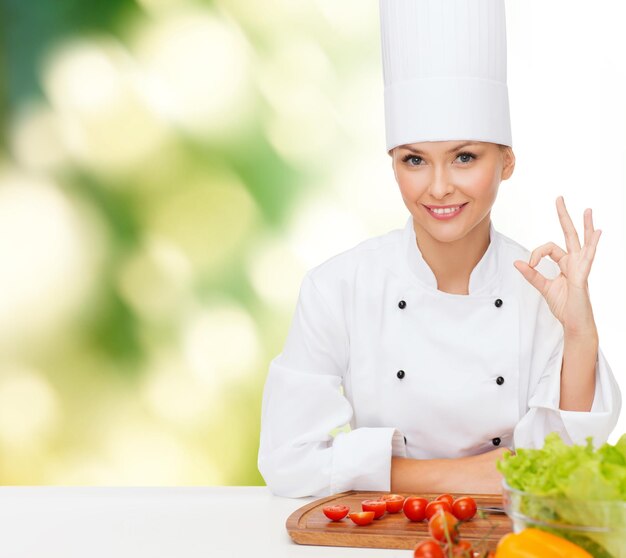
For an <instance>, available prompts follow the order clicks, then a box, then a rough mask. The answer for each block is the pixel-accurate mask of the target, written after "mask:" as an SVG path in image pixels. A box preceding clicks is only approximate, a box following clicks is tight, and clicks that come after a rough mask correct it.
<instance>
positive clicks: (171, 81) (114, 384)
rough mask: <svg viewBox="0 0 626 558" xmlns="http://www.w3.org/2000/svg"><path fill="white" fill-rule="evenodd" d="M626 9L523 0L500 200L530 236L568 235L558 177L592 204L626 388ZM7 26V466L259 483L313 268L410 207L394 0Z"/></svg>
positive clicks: (20, 13) (513, 23)
mask: <svg viewBox="0 0 626 558" xmlns="http://www.w3.org/2000/svg"><path fill="white" fill-rule="evenodd" d="M562 1H563V0H562ZM617 5H618V4H614V5H613V7H611V6H609V5H608V4H607V6H605V7H604V11H602V10H601V9H600V7H598V10H594V11H592V12H589V11H588V10H584V9H582V8H581V9H580V10H569V9H565V8H564V6H565V4H564V3H563V4H562V5H560V4H558V3H557V5H555V6H553V5H552V3H545V2H543V3H540V2H539V1H536V2H535V3H534V4H533V5H532V9H527V4H526V3H525V4H523V5H522V4H520V3H516V2H508V3H507V19H508V23H507V25H508V29H507V34H508V41H509V43H508V58H509V70H510V71H509V78H508V79H509V86H510V99H511V111H512V114H511V116H512V124H513V130H514V138H515V152H516V156H517V164H516V170H515V174H514V176H513V177H512V178H511V180H509V181H507V182H506V183H504V184H503V186H502V187H501V189H500V192H499V194H498V202H497V204H496V208H494V209H495V211H494V214H493V215H492V217H493V220H494V224H495V227H496V228H497V229H498V230H499V231H501V232H502V233H504V234H505V235H508V236H511V237H512V238H514V239H516V240H517V241H519V242H520V243H522V244H523V245H525V246H527V247H529V248H533V247H536V246H539V245H541V244H543V243H545V242H546V241H547V240H549V239H553V240H555V241H556V242H557V243H561V244H562V242H563V238H562V231H561V229H560V226H559V223H558V220H557V218H556V213H555V210H554V200H555V199H556V196H557V195H561V194H563V193H564V192H565V193H566V197H567V199H568V204H569V205H568V207H570V209H571V210H573V213H572V214H573V215H576V216H577V221H576V223H577V226H582V218H581V215H582V211H583V209H584V208H585V207H589V206H591V207H593V208H594V220H595V219H596V208H597V209H598V211H597V224H596V226H598V227H599V228H602V229H603V231H606V233H605V234H604V235H603V238H604V236H606V239H605V240H603V241H601V243H600V244H601V246H602V242H605V243H606V246H605V247H604V248H602V247H600V249H599V251H598V254H597V257H596V259H595V261H594V272H593V273H592V276H591V278H590V286H591V287H592V290H593V292H594V295H595V297H594V299H593V300H594V314H595V315H596V316H597V323H598V327H599V331H600V337H601V343H602V344H603V348H604V350H605V352H606V354H607V355H608V359H609V361H610V362H611V363H612V365H613V369H614V371H615V373H616V375H617V376H618V378H619V379H620V382H621V383H622V384H623V382H624V379H623V377H624V375H623V370H624V357H623V351H621V346H622V344H623V343H622V340H623V338H624V333H625V332H624V327H623V321H621V320H619V319H618V316H621V315H623V313H624V312H623V311H622V310H621V309H623V308H626V305H625V302H624V295H623V289H622V288H621V284H619V281H620V278H621V277H623V275H624V273H623V272H620V269H622V270H623V265H624V260H623V258H617V259H615V258H614V257H613V255H614V254H623V253H624V245H623V240H624V235H623V228H621V227H622V224H623V223H624V209H623V207H624V205H623V203H620V202H619V201H618V202H615V203H608V202H607V200H614V198H615V195H616V192H620V193H622V194H623V191H624V189H623V188H622V189H618V190H615V184H622V183H623V176H622V174H623V173H622V174H619V170H618V169H616V167H615V164H613V163H611V164H608V163H607V164H606V165H605V164H602V165H600V164H597V162H598V161H612V162H615V161H624V155H623V153H624V151H623V147H622V146H623V141H624V140H623V138H624V136H623V134H621V130H622V129H623V127H621V128H620V127H619V126H616V125H615V124H614V123H615V122H616V121H618V120H619V121H620V122H623V121H625V120H624V115H623V110H622V108H623V103H621V101H620V100H621V99H622V98H623V94H622V92H623V91H624V83H626V82H625V81H624V80H623V78H622V77H620V76H623V73H622V74H619V73H616V72H617V70H618V69H620V68H622V67H623V64H620V62H619V60H618V58H619V56H620V53H621V52H622V51H623V49H620V48H617V47H616V46H615V45H614V42H615V41H616V40H617V39H618V38H619V40H621V38H622V37H623V36H624V35H623V33H617V32H616V33H602V30H603V29H604V28H605V27H607V26H610V25H613V24H615V25H616V26H617V27H619V25H621V23H620V22H621V21H623V18H621V19H620V18H618V17H613V16H611V17H610V14H613V13H614V11H616V10H617V9H618V8H617V7H616V6H617ZM568 6H569V4H568ZM620 6H621V5H620ZM620 9H621V8H620ZM550 10H552V12H550ZM563 10H565V11H563ZM611 10H612V11H611ZM546 12H547V13H546ZM564 13H567V15H568V17H569V18H570V19H571V18H580V20H581V23H580V25H573V24H572V25H569V26H565V27H563V29H560V31H559V32H560V33H561V42H558V43H557V46H558V45H561V46H562V48H563V49H567V56H564V54H563V52H561V51H560V50H559V48H556V46H555V44H554V29H553V25H552V24H551V23H550V22H554V21H560V20H561V18H562V17H563V14H564ZM590 17H591V18H595V19H596V22H597V25H596V23H594V25H589V18H590ZM509 24H510V25H509ZM581 26H584V27H585V28H586V29H596V28H597V29H599V30H600V32H599V34H597V35H596V36H595V38H594V41H592V42H584V41H579V40H578V35H577V33H578V31H577V29H579V28H581ZM567 30H569V33H570V35H569V36H568V35H566V32H567ZM0 38H1V40H2V43H1V46H0V128H1V131H2V133H1V134H0V262H1V263H0V484H104V485H124V484H139V485H184V484H202V485H238V484H242V485H250V484H263V479H262V478H261V476H260V474H259V472H258V470H257V452H258V440H259V428H260V413H261V395H262V390H263V385H264V382H265V377H266V375H267V370H268V365H269V362H270V360H271V359H272V358H273V357H274V356H276V355H277V354H278V353H279V352H280V351H281V350H282V346H283V343H284V341H285V337H286V334H287V330H288V327H289V323H290V320H291V316H292V314H293V310H294V307H295V303H296V299H297V295H298V289H299V286H300V283H301V280H302V277H303V274H304V272H305V271H306V270H307V269H310V268H312V267H313V266H315V265H318V264H319V263H321V262H322V261H324V260H325V259H326V258H328V257H331V256H333V255H335V254H337V253H339V252H341V251H343V250H344V249H348V248H350V247H352V246H354V245H355V244H356V243H358V242H360V241H362V240H364V239H365V238H367V237H370V236H373V235H377V234H383V233H385V232H387V231H389V230H391V229H393V228H399V227H402V226H403V225H404V223H405V222H406V218H407V215H408V212H407V210H406V208H405V207H404V204H403V203H402V199H401V197H400V195H399V192H398V190H397V185H396V183H395V180H394V176H393V172H392V169H391V165H390V160H389V158H388V157H387V155H386V153H385V134H384V111H383V97H382V96H383V79H382V69H381V61H380V36H379V28H378V2H375V1H374V2H364V1H363V0H342V1H337V0H301V1H295V0H256V1H255V2H250V1H247V0H213V1H203V2H200V1H196V2H194V1H180V0H134V1H133V0H109V1H107V2H80V1H79V0H37V1H36V2H28V1H23V0H0ZM529 41H530V44H531V45H532V46H533V48H531V49H529V48H528V44H529ZM611 41H613V42H611ZM586 57H587V58H586ZM580 60H583V61H585V60H586V61H587V63H585V72H586V73H585V80H584V83H583V82H581V81H580ZM566 61H568V62H569V64H564V62H566ZM555 67H558V68H559V72H554V71H553V69H554V68H555ZM608 68H610V69H611V71H609V70H608ZM594 75H595V78H594V79H592V78H591V77H589V78H588V76H594ZM609 78H610V80H609ZM538 80H540V81H541V83H542V84H543V85H544V87H543V88H537V87H536V84H537V82H538ZM607 80H609V81H607ZM585 84H586V85H589V84H597V86H598V87H602V92H603V93H602V94H603V95H604V96H606V95H609V94H611V95H613V97H611V98H609V99H608V100H607V102H605V103H602V104H597V103H595V102H593V99H594V98H596V96H597V92H596V90H595V89H591V90H590V92H587V90H586V89H584V88H583V85H585ZM607 84H609V85H610V86H608V85H607ZM572 91H576V92H577V94H572ZM555 107H558V110H556V109H555ZM620 111H621V112H620ZM573 113H576V115H577V116H576V118H575V119H572V118H571V114H573ZM614 113H615V114H618V116H617V117H616V116H615V114H614ZM538 129H540V130H541V131H542V133H541V134H539V135H538V134H537V130H538ZM583 132H584V133H583ZM584 134H588V136H589V137H591V138H595V137H602V138H603V139H604V141H602V142H587V143H586V144H585V150H586V151H585V153H586V156H585V157H586V159H584V160H580V161H579V159H572V152H571V149H572V148H571V146H570V145H569V143H568V142H554V138H555V137H579V136H584ZM611 138H612V139H611ZM574 160H575V161H577V163H576V164H560V163H559V164H554V161H574ZM587 160H589V161H592V162H594V161H595V162H596V164H587V163H586V161H587ZM620 168H621V167H620ZM602 173H604V174H602ZM589 184H594V188H593V189H592V190H590V189H589ZM564 185H567V187H565V186H564ZM565 188H566V189H565ZM616 266H617V267H616ZM620 266H621V267H620ZM594 282H597V288H596V289H593V286H594V285H593V284H594ZM622 389H625V388H624V387H623V388H622ZM623 422H624V419H622V421H621V422H620V425H619V426H618V428H617V429H616V434H617V433H619V432H623V430H624V426H623Z"/></svg>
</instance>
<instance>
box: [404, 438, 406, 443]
mask: <svg viewBox="0 0 626 558" xmlns="http://www.w3.org/2000/svg"><path fill="white" fill-rule="evenodd" d="M404 443H405V444H406V436H405V437H404Z"/></svg>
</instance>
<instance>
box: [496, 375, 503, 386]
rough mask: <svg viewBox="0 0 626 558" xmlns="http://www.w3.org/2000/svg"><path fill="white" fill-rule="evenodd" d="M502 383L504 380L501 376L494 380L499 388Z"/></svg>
mask: <svg viewBox="0 0 626 558" xmlns="http://www.w3.org/2000/svg"><path fill="white" fill-rule="evenodd" d="M503 383H504V378H503V377H502V376H498V377H497V378H496V384H498V385H499V386H501V385H502V384H503Z"/></svg>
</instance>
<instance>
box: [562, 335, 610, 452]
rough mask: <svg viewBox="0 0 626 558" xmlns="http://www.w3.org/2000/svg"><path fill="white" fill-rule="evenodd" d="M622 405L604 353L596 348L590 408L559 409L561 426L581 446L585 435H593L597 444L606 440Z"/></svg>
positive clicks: (584, 440) (584, 441) (595, 444)
mask: <svg viewBox="0 0 626 558" xmlns="http://www.w3.org/2000/svg"><path fill="white" fill-rule="evenodd" d="M621 406H622V400H621V393H620V389H619V386H618V385H617V382H616V380H615V377H614V376H613V373H612V371H611V367H610V366H609V363H608V362H607V360H606V358H605V357H604V353H603V352H602V350H601V349H600V348H599V347H598V356H597V359H596V385H595V393H594V397H593V404H592V405H591V409H590V410H589V411H564V410H560V414H561V419H562V421H563V425H564V427H565V430H566V431H567V434H568V435H569V437H570V439H571V441H572V442H573V443H575V444H582V445H584V444H585V443H586V438H587V437H588V436H592V437H593V443H594V446H596V447H598V446H600V445H601V444H603V443H604V442H606V440H607V438H608V437H609V434H610V433H611V431H612V430H613V428H614V427H615V424H616V423H617V418H618V416H619V412H620V409H621Z"/></svg>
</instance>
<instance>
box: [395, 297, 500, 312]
mask: <svg viewBox="0 0 626 558" xmlns="http://www.w3.org/2000/svg"><path fill="white" fill-rule="evenodd" d="M494 304H495V305H496V308H500V306H502V304H503V302H502V299H501V298H496V301H495V302H494ZM398 308H400V310H404V309H405V308H406V301H404V300H401V301H400V302H398Z"/></svg>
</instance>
